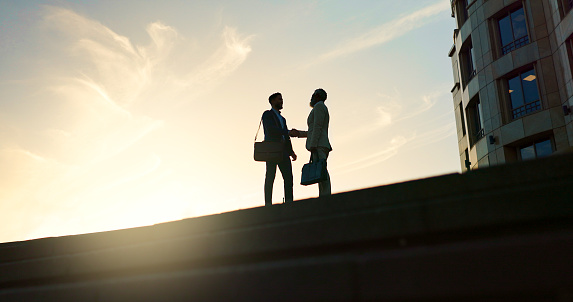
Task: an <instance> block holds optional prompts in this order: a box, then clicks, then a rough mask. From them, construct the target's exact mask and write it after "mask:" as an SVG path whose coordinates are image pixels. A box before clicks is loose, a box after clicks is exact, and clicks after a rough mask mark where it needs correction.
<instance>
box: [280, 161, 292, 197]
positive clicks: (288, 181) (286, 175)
mask: <svg viewBox="0 0 573 302" xmlns="http://www.w3.org/2000/svg"><path fill="white" fill-rule="evenodd" d="M279 169H280V170H281V174H282V176H283V180H284V190H285V191H284V192H285V202H291V201H293V200H294V198H293V193H292V190H293V176H292V163H291V162H290V158H289V157H285V158H284V159H283V161H282V162H280V163H279Z"/></svg>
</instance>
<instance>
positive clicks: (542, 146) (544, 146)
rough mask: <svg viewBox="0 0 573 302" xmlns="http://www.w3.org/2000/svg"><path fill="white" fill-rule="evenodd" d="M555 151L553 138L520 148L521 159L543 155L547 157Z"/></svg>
mask: <svg viewBox="0 0 573 302" xmlns="http://www.w3.org/2000/svg"><path fill="white" fill-rule="evenodd" d="M551 153H553V146H552V145H551V140H550V139H546V140H544V141H540V142H537V143H534V144H531V145H528V146H525V147H522V148H519V155H520V156H521V160H530V159H536V158H541V157H546V156H549V155H551Z"/></svg>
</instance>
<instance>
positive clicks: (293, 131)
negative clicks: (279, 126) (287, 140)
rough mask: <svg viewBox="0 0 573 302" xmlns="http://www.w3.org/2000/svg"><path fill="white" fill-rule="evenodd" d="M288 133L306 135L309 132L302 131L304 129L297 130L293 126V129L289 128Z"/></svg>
mask: <svg viewBox="0 0 573 302" xmlns="http://www.w3.org/2000/svg"><path fill="white" fill-rule="evenodd" d="M288 135H289V136H290V137H306V135H307V132H306V131H302V130H296V129H294V128H293V129H291V130H289V132H288Z"/></svg>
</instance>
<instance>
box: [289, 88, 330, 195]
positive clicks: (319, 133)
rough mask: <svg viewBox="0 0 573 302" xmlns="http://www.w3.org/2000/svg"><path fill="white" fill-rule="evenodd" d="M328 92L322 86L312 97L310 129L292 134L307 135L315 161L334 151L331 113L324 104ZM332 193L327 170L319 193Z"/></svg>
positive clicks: (309, 119) (308, 147) (308, 123)
mask: <svg viewBox="0 0 573 302" xmlns="http://www.w3.org/2000/svg"><path fill="white" fill-rule="evenodd" d="M326 98H327V94H326V91H324V89H322V88H318V89H316V90H315V91H314V93H313V94H312V96H311V98H310V107H312V110H311V111H310V113H309V115H308V119H307V120H306V122H307V125H308V131H298V130H296V129H293V130H295V131H298V135H297V133H296V132H295V131H293V134H292V135H291V136H297V137H306V138H307V139H306V149H307V150H308V151H310V152H311V154H312V155H311V156H312V159H313V161H317V160H318V159H324V160H326V159H327V158H328V154H329V153H330V151H332V146H331V145H330V141H329V140H328V123H329V121H330V115H329V114H328V108H327V107H326V105H325V104H324V102H326ZM330 194H331V185H330V175H328V172H327V179H326V180H325V181H322V182H319V183H318V195H319V196H328V195H330Z"/></svg>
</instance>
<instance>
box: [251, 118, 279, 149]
mask: <svg viewBox="0 0 573 302" xmlns="http://www.w3.org/2000/svg"><path fill="white" fill-rule="evenodd" d="M271 113H272V114H273V118H274V120H275V124H277V127H281V122H280V121H279V117H278V116H277V115H276V114H275V113H274V112H271ZM262 124H263V117H261V121H260V122H259V129H257V134H255V142H256V141H257V136H259V131H261V125H262Z"/></svg>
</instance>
